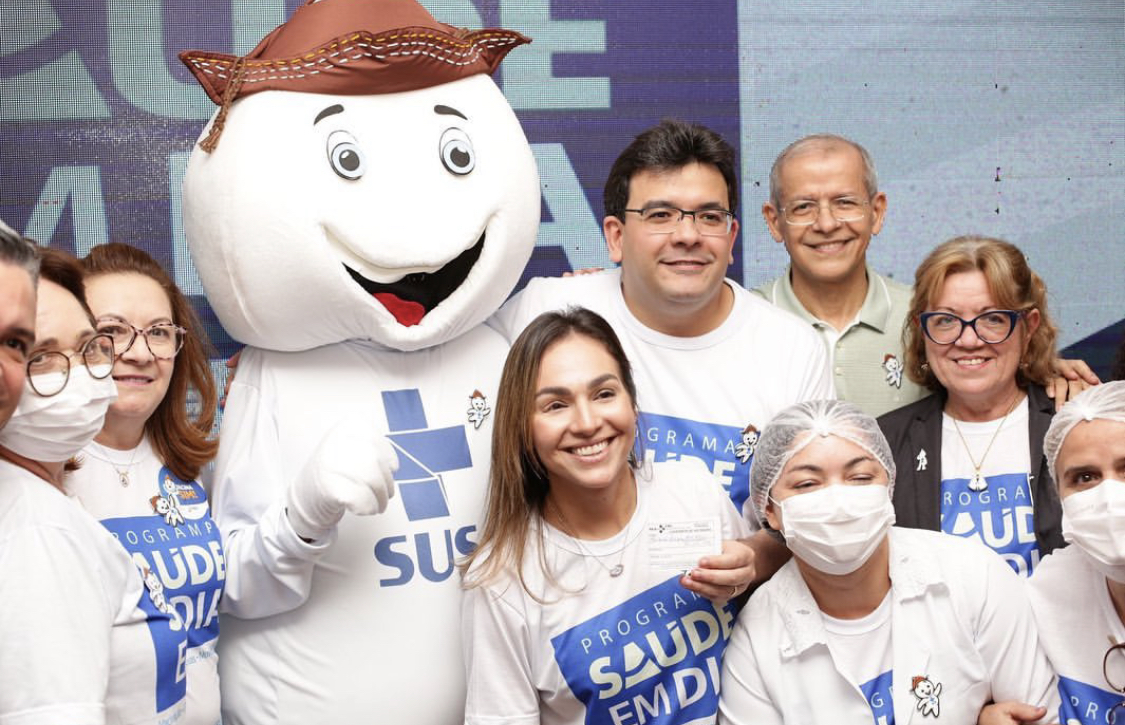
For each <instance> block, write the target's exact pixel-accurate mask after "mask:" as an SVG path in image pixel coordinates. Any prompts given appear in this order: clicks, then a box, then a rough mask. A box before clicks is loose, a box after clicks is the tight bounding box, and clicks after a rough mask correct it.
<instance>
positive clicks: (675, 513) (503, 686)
mask: <svg viewBox="0 0 1125 725" xmlns="http://www.w3.org/2000/svg"><path fill="white" fill-rule="evenodd" d="M702 518H717V519H719V522H720V526H721V529H722V538H723V539H733V538H740V537H743V536H746V535H747V534H748V533H749V530H748V527H747V525H746V522H745V521H743V520H742V519H741V518H740V517H739V515H738V513H737V512H736V511H735V510H734V507H733V506H732V505H731V503H730V501H729V500H727V499H726V497H725V496H724V493H723V490H722V489H721V488H720V487H719V486H717V485H715V482H714V480H713V479H712V478H711V477H710V476H709V475H708V472H707V469H706V468H704V467H703V466H702V465H700V464H699V462H697V461H684V462H674V463H661V464H656V465H654V466H652V470H651V476H650V477H649V478H648V479H646V478H644V476H643V475H641V474H638V475H637V508H636V511H635V512H634V514H633V517H632V519H631V520H630V521H629V524H628V525H627V526H626V527H625V529H623V530H622V531H621V532H620V533H619V534H617V536H615V537H613V538H610V539H606V540H604V541H596V542H594V541H583V542H582V544H583V546H584V547H585V549H586V550H587V551H583V549H582V548H581V547H579V546H578V545H577V544H576V543H575V541H574V539H572V538H570V537H569V536H567V535H566V534H565V533H563V532H561V531H558V530H557V529H555V528H553V527H551V526H547V527H546V529H545V539H546V541H545V544H546V551H545V553H546V559H547V561H548V564H549V566H550V568H551V573H552V574H553V575H554V577H555V580H556V582H558V584H557V585H554V586H552V585H551V584H549V583H548V582H547V580H546V579H545V577H544V574H543V570H542V567H541V566H540V558H539V550H540V547H539V534H538V532H537V531H536V529H535V527H532V533H531V535H530V536H529V540H528V542H527V545H526V547H525V549H526V553H525V555H524V557H525V558H524V567H523V569H524V578H525V581H526V582H527V584H528V586H529V587H530V589H531V591H532V592H535V594H536V596H538V597H539V598H540V599H545V600H546V601H547V602H548V603H547V604H542V603H540V602H537V601H535V599H534V598H532V596H531V595H530V594H528V592H527V590H525V589H524V588H523V587H522V586H521V585H520V582H519V579H518V577H516V575H515V572H513V571H511V570H507V571H505V572H503V574H502V575H501V576H500V577H499V578H498V579H496V580H493V581H492V582H489V583H488V584H486V585H484V586H482V587H476V588H472V589H468V590H467V591H466V592H465V605H464V612H463V618H464V625H463V627H462V632H463V634H462V636H463V639H464V650H465V660H466V668H467V669H468V671H469V692H468V701H467V702H466V706H465V707H466V713H465V722H466V723H469V724H470V725H539V723H543V725H580V724H581V723H606V724H607V725H610V724H612V723H615V722H619V723H623V724H624V723H638V722H644V721H646V718H648V720H649V721H652V720H653V719H655V721H656V722H669V723H671V722H675V723H681V724H686V723H709V722H714V718H715V712H716V710H717V708H718V700H719V670H720V662H721V659H722V654H723V648H724V647H725V645H726V642H727V639H728V638H729V636H730V632H731V628H732V627H733V625H734V618H735V609H734V606H733V605H732V604H726V605H724V606H723V607H716V606H715V605H714V604H712V603H711V602H709V601H708V600H706V599H703V598H702V597H700V596H699V595H697V594H694V593H693V592H690V591H688V590H687V589H684V588H683V587H682V586H681V585H680V583H679V575H678V574H677V573H674V572H668V571H660V570H653V569H652V568H651V567H650V557H649V540H648V535H647V525H648V524H649V523H650V522H657V521H686V520H693V519H702ZM622 547H624V550H623V551H622ZM587 552H589V553H592V554H593V555H594V556H598V557H599V559H600V560H601V561H602V562H603V564H604V566H602V565H600V564H598V563H597V561H596V560H594V559H593V557H592V556H590V555H588V553H587ZM618 561H620V563H621V564H622V565H623V566H624V572H623V574H622V575H621V576H619V577H611V576H610V575H609V573H608V571H607V570H606V568H607V567H609V568H612V566H613V565H615V564H617V563H618ZM654 710H655V711H656V714H654V713H653V711H654Z"/></svg>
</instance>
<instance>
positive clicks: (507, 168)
mask: <svg viewBox="0 0 1125 725" xmlns="http://www.w3.org/2000/svg"><path fill="white" fill-rule="evenodd" d="M526 42H528V39H527V38H525V37H523V36H522V35H520V34H518V33H515V32H511V31H507V30H500V29H492V30H479V31H471V32H470V31H467V30H461V29H458V28H454V27H451V26H448V25H445V24H442V23H439V22H437V21H435V20H434V19H433V17H431V16H430V14H429V13H428V12H426V10H425V9H424V8H422V6H421V5H418V4H417V3H415V2H413V0H323V1H322V2H318V3H313V4H308V5H304V6H302V7H300V8H299V9H298V10H297V11H296V12H295V13H294V15H293V16H292V17H291V18H290V19H289V20H288V21H287V22H286V23H285V24H284V25H281V26H280V27H278V28H277V29H276V30H274V31H273V32H272V33H270V34H269V35H268V36H266V38H265V39H264V40H263V41H262V42H261V43H260V44H259V45H258V47H257V48H255V49H254V50H253V51H252V52H251V53H250V54H249V55H246V56H242V57H238V56H231V55H224V54H220V53H211V52H203V51H187V52H184V53H183V54H181V60H183V62H184V63H185V64H186V65H187V66H188V68H189V69H190V70H191V71H192V73H193V74H194V75H195V77H196V79H197V80H198V81H199V83H200V84H201V85H202V86H203V88H204V89H205V90H206V91H207V93H208V95H209V96H210V97H211V99H212V100H213V101H214V102H215V103H216V104H217V105H219V107H220V108H219V110H218V112H217V113H216V115H215V117H214V118H213V119H212V121H211V123H210V124H209V126H208V128H207V129H205V133H204V135H203V137H202V140H201V142H200V144H199V146H198V147H197V148H195V149H194V151H193V153H192V156H191V159H190V162H189V164H188V170H187V175H186V178H185V180H184V195H183V207H184V225H185V230H186V233H187V238H188V242H189V245H190V248H191V252H192V256H193V258H194V261H195V265H196V268H197V269H198V272H199V275H200V278H201V279H202V281H203V285H204V288H205V290H206V293H207V297H208V299H209V300H210V303H211V305H212V307H213V308H214V309H215V311H216V312H217V313H218V315H219V319H220V320H221V322H222V323H223V325H224V326H225V327H226V329H227V330H228V331H229V332H230V333H231V335H232V336H233V337H234V338H236V339H238V340H240V341H242V342H244V343H247V344H248V345H249V346H250V347H247V348H246V349H245V350H244V352H243V354H242V357H241V361H240V363H239V367H238V371H237V375H236V377H235V381H234V384H233V385H232V387H231V391H230V396H229V401H228V403H227V406H226V411H225V417H224V420H223V427H222V436H221V440H222V444H221V448H220V451H219V457H218V461H217V464H216V470H215V483H214V492H213V496H212V502H213V506H214V516H215V519H216V520H217V521H218V522H219V526H220V529H221V531H222V535H223V540H224V544H225V550H226V591H225V594H224V596H223V611H224V612H225V613H226V614H228V615H233V616H227V617H224V619H223V622H222V633H221V636H220V644H219V651H220V655H219V657H220V677H221V681H222V697H223V723H224V725H246V724H248V723H253V724H255V725H257V724H266V723H270V724H273V723H325V724H326V725H353V724H359V723H396V724H402V725H453V724H454V723H457V722H460V721H461V719H462V717H463V715H462V712H463V706H464V687H465V686H464V674H463V669H462V664H461V655H460V633H459V623H460V614H459V611H460V601H461V595H460V577H459V576H458V574H457V572H456V570H455V568H454V559H455V558H457V557H459V556H461V555H462V554H464V553H466V552H467V551H469V550H470V549H471V547H472V545H473V542H474V541H475V537H476V525H477V523H478V521H479V519H480V516H481V514H482V510H483V504H484V498H485V494H486V488H487V480H488V469H489V451H490V437H491V433H492V421H491V417H490V416H488V415H487V413H490V412H491V409H492V407H491V404H492V403H493V401H495V396H496V386H497V383H498V380H499V377H500V370H501V367H502V365H503V361H504V356H505V354H506V353H507V345H506V344H505V342H504V340H503V339H502V338H501V337H500V335H499V334H497V333H496V332H494V331H492V330H491V329H489V328H488V327H485V326H484V325H483V324H481V323H482V322H483V321H484V319H485V318H486V317H488V316H489V315H490V314H491V313H492V312H494V311H495V310H496V309H497V307H499V306H500V304H501V303H502V302H503V301H504V299H505V298H506V297H507V295H508V293H509V292H510V291H511V290H512V288H513V287H514V286H515V283H516V281H517V280H518V279H519V275H520V273H521V272H522V270H523V268H524V265H525V264H526V262H527V260H528V258H529V257H530V255H531V251H532V248H533V247H534V244H535V234H536V229H537V226H538V222H539V205H540V201H539V182H538V175H537V173H536V168H535V161H534V157H533V156H532V153H531V149H530V147H529V145H528V143H527V139H526V138H525V136H524V134H523V131H522V129H521V128H520V125H519V122H518V121H517V119H516V116H515V114H514V113H513V112H512V110H511V108H510V107H509V106H508V104H507V102H506V101H505V100H504V97H503V95H502V94H501V93H500V91H499V89H498V88H497V87H496V85H495V84H494V83H493V82H492V80H491V78H490V77H489V74H491V73H492V72H493V71H494V70H495V69H496V67H497V66H498V65H499V63H500V61H501V60H502V59H503V58H504V56H505V55H506V54H507V53H508V51H510V50H511V49H513V48H515V47H516V46H518V45H520V44H522V43H526ZM481 398H483V402H482V401H481V400H480V399H481ZM486 411H487V412H486ZM357 514H362V515H357Z"/></svg>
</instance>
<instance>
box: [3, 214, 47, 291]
mask: <svg viewBox="0 0 1125 725" xmlns="http://www.w3.org/2000/svg"><path fill="white" fill-rule="evenodd" d="M0 262H4V263H6V264H11V265H15V266H16V267H21V268H23V269H24V270H26V271H27V273H28V275H29V276H30V277H31V283H32V284H33V285H34V284H36V283H37V282H38V281H39V248H38V247H36V246H35V242H33V241H31V240H30V239H27V238H26V237H24V236H23V235H21V234H19V233H18V232H16V231H15V230H14V229H12V228H11V227H9V226H8V225H7V224H5V223H4V222H3V221H0Z"/></svg>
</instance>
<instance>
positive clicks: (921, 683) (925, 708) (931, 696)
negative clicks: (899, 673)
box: [910, 677, 941, 718]
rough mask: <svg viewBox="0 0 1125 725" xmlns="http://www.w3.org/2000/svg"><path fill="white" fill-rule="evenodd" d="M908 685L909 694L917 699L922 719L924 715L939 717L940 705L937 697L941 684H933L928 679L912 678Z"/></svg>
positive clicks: (939, 693)
mask: <svg viewBox="0 0 1125 725" xmlns="http://www.w3.org/2000/svg"><path fill="white" fill-rule="evenodd" d="M910 683H911V684H910V692H911V693H912V694H913V695H914V697H916V698H918V711H919V712H920V713H922V717H925V716H926V715H933V716H934V718H937V717H939V716H940V715H941V703H940V702H939V701H938V697H939V696H940V695H941V683H940V682H938V683H934V682H932V681H930V678H929V677H914V678H912V679H911V680H910Z"/></svg>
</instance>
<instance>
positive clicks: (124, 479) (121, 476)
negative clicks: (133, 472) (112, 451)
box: [86, 441, 141, 488]
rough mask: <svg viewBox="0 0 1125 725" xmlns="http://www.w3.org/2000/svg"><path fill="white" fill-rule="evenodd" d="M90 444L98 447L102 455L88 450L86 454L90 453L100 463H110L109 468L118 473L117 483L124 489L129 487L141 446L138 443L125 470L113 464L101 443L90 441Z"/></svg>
mask: <svg viewBox="0 0 1125 725" xmlns="http://www.w3.org/2000/svg"><path fill="white" fill-rule="evenodd" d="M90 442H91V443H92V444H93V445H95V446H97V447H98V448H99V449H101V451H102V455H98V454H97V453H94V451H93V450H87V451H86V452H87V453H89V454H90V455H92V456H93V457H94V458H97V459H98V460H99V461H102V462H103V463H108V464H109V467H110V468H112V469H113V470H114V471H116V473H117V482H118V483H120V484H121V486H122V488H124V487H126V486H128V485H129V469H131V468H132V467H133V466H134V465H135V464H136V460H137V450H138V449H139V448H140V447H141V446H140V444H139V443H138V444H137V447H136V448H134V449H133V455H131V456H129V462H128V463H126V464H125V468H118V467H117V464H116V463H114V462H113V459H111V458H110V457H109V455H108V452H107V451H106V447H105V446H103V445H102V444H101V443H98V442H97V441H90Z"/></svg>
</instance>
